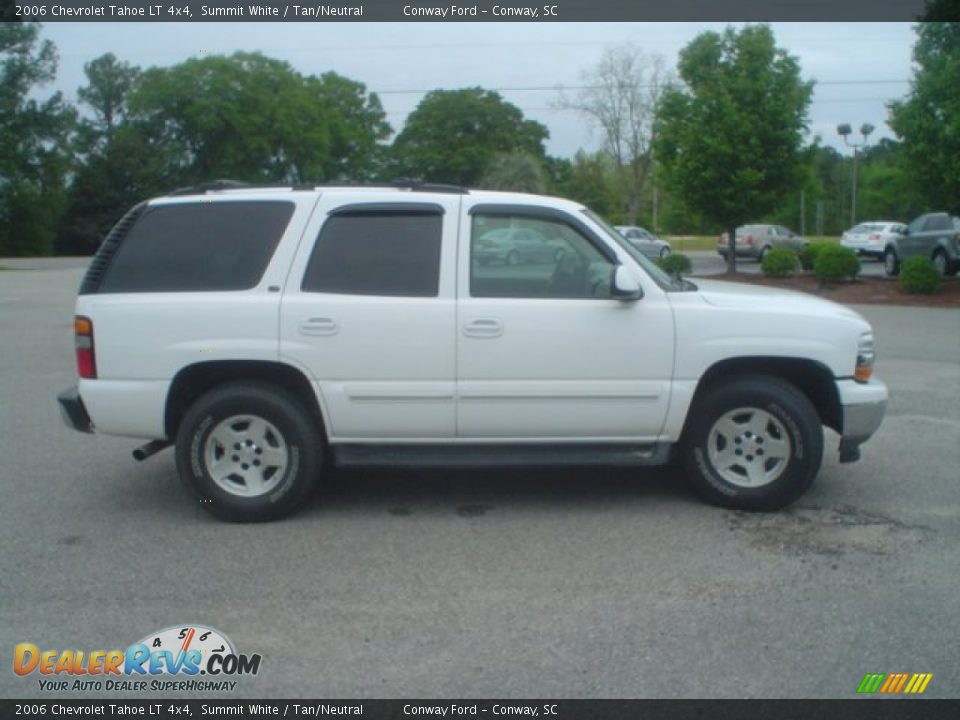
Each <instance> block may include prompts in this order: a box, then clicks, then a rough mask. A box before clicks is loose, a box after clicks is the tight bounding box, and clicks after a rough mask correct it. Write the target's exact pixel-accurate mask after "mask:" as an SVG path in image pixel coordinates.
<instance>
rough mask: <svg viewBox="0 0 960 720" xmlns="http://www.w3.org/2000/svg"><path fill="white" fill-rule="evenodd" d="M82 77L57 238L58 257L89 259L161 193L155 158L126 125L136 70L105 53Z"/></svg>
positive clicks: (144, 141) (136, 76)
mask: <svg viewBox="0 0 960 720" xmlns="http://www.w3.org/2000/svg"><path fill="white" fill-rule="evenodd" d="M84 72H85V73H86V76H87V84H86V85H85V86H84V87H81V88H79V89H78V90H77V97H78V99H79V101H80V103H81V106H82V108H83V109H84V110H86V113H85V115H84V117H82V119H81V120H80V122H79V123H78V126H77V131H76V134H75V136H74V142H73V148H74V153H75V156H76V159H77V162H78V167H77V168H76V170H75V172H74V175H73V179H72V181H71V183H70V187H69V197H70V200H69V205H68V208H67V211H66V213H65V214H64V216H63V220H62V221H61V225H60V232H59V234H58V237H57V252H58V253H61V254H81V255H88V254H91V253H93V252H94V251H95V250H96V248H97V245H99V243H100V240H101V239H102V238H103V236H104V234H106V232H107V231H108V230H109V229H110V226H111V225H112V224H113V223H114V222H116V221H117V219H118V218H119V217H120V215H122V214H123V213H124V212H125V211H126V210H127V209H128V208H129V207H130V206H132V205H134V204H135V203H136V202H137V201H138V200H141V199H142V198H143V197H145V196H147V195H152V194H155V193H157V192H162V191H163V190H164V189H165V188H164V185H163V176H162V175H163V167H162V164H161V163H160V162H158V161H159V160H160V158H159V157H158V156H157V155H156V154H155V153H152V152H150V151H149V149H148V142H147V141H146V139H145V138H144V137H143V136H142V134H141V133H140V132H139V131H138V130H137V128H135V127H134V126H132V125H131V124H130V122H129V121H128V100H129V96H130V93H131V90H132V89H133V87H134V85H135V84H136V82H137V80H138V78H139V76H140V69H139V68H137V67H134V66H131V65H129V64H128V63H125V62H120V61H118V60H117V58H116V57H115V56H114V55H113V54H112V53H107V54H105V55H102V56H100V57H98V58H96V59H95V60H92V61H90V62H88V63H87V64H86V65H85V66H84Z"/></svg>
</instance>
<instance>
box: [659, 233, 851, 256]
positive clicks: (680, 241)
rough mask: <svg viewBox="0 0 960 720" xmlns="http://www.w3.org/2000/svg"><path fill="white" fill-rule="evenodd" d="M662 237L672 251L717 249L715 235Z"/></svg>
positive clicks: (823, 239) (825, 239) (813, 237)
mask: <svg viewBox="0 0 960 720" xmlns="http://www.w3.org/2000/svg"><path fill="white" fill-rule="evenodd" d="M662 237H663V239H664V240H666V241H667V242H669V243H670V245H671V247H672V248H673V251H674V252H691V251H697V250H709V251H713V250H716V249H717V237H718V236H717V235H663V236H662ZM807 240H809V241H810V242H832V243H837V242H840V238H838V237H827V236H818V235H807Z"/></svg>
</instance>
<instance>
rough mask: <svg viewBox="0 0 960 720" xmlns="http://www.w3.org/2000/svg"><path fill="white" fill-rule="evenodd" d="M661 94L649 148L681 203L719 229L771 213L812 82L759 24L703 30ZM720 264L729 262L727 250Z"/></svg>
mask: <svg viewBox="0 0 960 720" xmlns="http://www.w3.org/2000/svg"><path fill="white" fill-rule="evenodd" d="M678 71H679V75H680V77H681V79H682V80H683V84H684V86H683V87H674V88H669V89H667V90H666V91H665V92H664V95H663V98H662V101H661V105H660V111H659V113H658V117H657V123H656V130H655V132H656V136H657V137H656V140H655V144H654V147H655V151H656V154H657V156H658V158H659V160H660V162H661V163H662V166H663V170H664V175H665V176H666V181H667V183H668V185H669V187H671V188H672V189H673V190H674V191H675V192H676V193H677V194H678V195H680V196H681V197H682V199H683V200H684V201H685V202H686V204H687V205H689V206H691V207H694V208H696V209H697V210H698V211H699V212H700V213H702V214H703V216H704V217H705V218H706V219H708V220H709V221H711V222H714V223H717V224H718V225H720V226H721V227H723V228H725V229H727V231H728V232H729V233H730V240H731V242H732V241H733V237H734V231H735V228H736V227H737V226H738V225H741V224H743V223H746V222H749V221H751V220H754V219H755V218H757V217H762V216H763V215H765V214H767V213H770V212H772V211H773V210H775V209H776V208H777V206H778V204H779V203H780V202H781V201H782V200H783V198H784V195H785V194H786V193H787V192H788V191H790V190H792V189H794V188H796V187H797V186H798V180H799V179H800V176H801V174H802V168H803V154H802V152H801V150H802V142H803V136H804V132H805V130H806V127H807V110H808V108H809V105H810V97H811V94H812V92H813V85H812V83H810V82H804V81H803V80H801V78H800V67H799V64H798V62H797V60H796V59H795V58H794V57H792V56H790V55H789V54H787V52H786V51H784V50H782V49H779V48H777V47H776V44H775V41H774V36H773V32H772V31H771V30H770V28H769V27H767V26H765V25H752V26H747V27H744V28H743V29H741V30H739V31H738V30H736V29H734V28H727V29H726V31H724V32H723V33H715V32H707V33H703V34H701V35H699V36H697V37H696V38H694V40H693V41H692V42H691V43H690V44H689V45H687V47H685V48H684V49H683V50H682V51H681V53H680V60H679V64H678ZM728 263H729V264H728V268H729V270H730V271H731V272H732V271H733V270H734V269H735V268H736V257H735V255H734V253H732V252H731V253H728Z"/></svg>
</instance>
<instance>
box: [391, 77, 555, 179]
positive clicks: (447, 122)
mask: <svg viewBox="0 0 960 720" xmlns="http://www.w3.org/2000/svg"><path fill="white" fill-rule="evenodd" d="M547 137H548V132H547V129H546V128H545V127H544V126H543V125H541V124H540V123H538V122H536V121H534V120H527V119H525V118H524V117H523V113H522V112H521V110H520V108H518V107H517V106H515V105H513V104H511V103H508V102H506V101H505V100H504V99H503V98H502V97H500V95H499V94H498V93H496V92H493V91H490V90H484V89H482V88H479V87H477V88H466V89H462V90H434V91H433V92H430V93H428V94H427V95H426V96H425V97H424V98H423V100H422V101H421V102H420V104H419V105H418V106H417V108H416V110H414V111H413V112H412V113H410V116H409V117H408V118H407V122H406V124H405V125H404V127H403V130H402V132H401V133H400V134H399V135H398V136H397V137H396V139H395V140H394V142H393V147H392V156H393V164H392V168H393V170H394V171H395V172H396V173H399V174H401V175H406V176H409V177H414V178H418V179H421V180H426V181H430V182H448V183H455V184H459V185H475V184H476V183H477V182H479V181H480V178H481V177H483V173H484V172H485V171H486V170H487V168H488V167H489V166H490V163H491V162H492V161H493V159H494V158H495V157H496V156H497V155H498V154H500V153H513V152H519V153H526V154H529V155H531V156H533V157H534V158H537V159H540V160H542V159H543V158H544V157H545V152H544V147H543V142H544V140H546V139H547Z"/></svg>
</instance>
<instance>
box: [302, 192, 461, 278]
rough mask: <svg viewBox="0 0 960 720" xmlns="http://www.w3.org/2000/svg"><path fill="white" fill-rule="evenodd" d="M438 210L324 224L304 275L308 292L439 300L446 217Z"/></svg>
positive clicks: (368, 214)
mask: <svg viewBox="0 0 960 720" xmlns="http://www.w3.org/2000/svg"><path fill="white" fill-rule="evenodd" d="M441 212H442V211H441V209H440V208H439V207H436V208H435V209H434V206H418V205H411V206H409V207H408V208H403V207H391V208H387V209H379V208H373V209H366V210H365V209H363V208H362V207H360V208H358V209H357V210H348V211H346V212H342V213H339V214H334V215H332V216H331V217H330V218H328V219H327V221H326V222H325V223H324V225H323V228H321V230H320V234H319V236H318V237H317V242H316V245H314V248H313V254H312V255H311V256H310V262H309V263H308V265H307V270H306V272H305V273H304V277H303V284H302V289H303V290H304V291H306V292H323V293H337V294H342V295H383V296H397V297H436V295H437V294H438V292H439V287H440V247H441V240H442V237H443V215H442V214H441Z"/></svg>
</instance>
